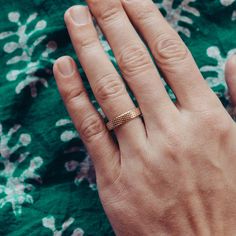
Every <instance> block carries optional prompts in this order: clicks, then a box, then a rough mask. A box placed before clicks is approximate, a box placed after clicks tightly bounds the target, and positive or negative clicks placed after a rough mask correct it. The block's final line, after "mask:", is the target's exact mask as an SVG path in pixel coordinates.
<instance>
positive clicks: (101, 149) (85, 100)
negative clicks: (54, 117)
mask: <svg viewBox="0 0 236 236" xmlns="http://www.w3.org/2000/svg"><path fill="white" fill-rule="evenodd" d="M53 72H54V76H55V79H56V82H57V86H58V89H59V92H60V94H61V96H62V99H63V100H64V103H65V105H66V107H67V110H68V112H69V114H70V116H71V119H72V121H73V123H74V125H75V127H76V129H77V130H78V132H79V134H80V136H81V139H82V140H83V142H84V144H85V145H86V147H87V149H88V152H89V154H90V156H91V158H92V160H93V163H94V166H95V170H96V175H97V181H98V183H99V180H100V182H101V181H103V182H104V181H105V182H107V181H106V180H108V179H112V178H113V177H112V176H110V175H111V174H114V173H115V171H117V170H118V169H119V168H118V165H119V163H120V160H119V158H120V155H119V149H118V146H117V144H116V143H115V142H114V141H113V139H112V137H111V134H110V133H109V132H108V130H107V128H106V126H105V124H104V121H103V119H102V117H101V115H100V114H99V113H98V112H97V111H96V109H95V108H94V106H93V105H92V103H91V102H90V100H89V97H88V95H87V92H86V90H85V88H84V86H83V83H82V79H81V77H80V75H79V73H78V70H77V68H76V64H75V62H74V60H73V59H72V58H70V57H67V56H64V57H61V58H59V59H58V60H57V61H56V62H55V64H54V67H53ZM114 178H115V177H114Z"/></svg>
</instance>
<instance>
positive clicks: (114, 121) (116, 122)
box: [106, 107, 142, 130]
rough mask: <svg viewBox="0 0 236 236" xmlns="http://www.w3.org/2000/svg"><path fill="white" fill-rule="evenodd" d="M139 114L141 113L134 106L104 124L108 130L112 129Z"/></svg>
mask: <svg viewBox="0 0 236 236" xmlns="http://www.w3.org/2000/svg"><path fill="white" fill-rule="evenodd" d="M140 115H142V113H141V110H140V109H139V108H137V107H135V108H134V109H132V110H129V111H127V112H125V113H123V114H121V115H119V116H117V117H115V118H114V119H112V120H110V121H109V122H107V124H106V126H107V128H108V130H113V129H114V128H116V127H118V126H120V125H123V124H125V123H127V122H129V121H130V120H133V119H134V118H136V117H138V116H140Z"/></svg>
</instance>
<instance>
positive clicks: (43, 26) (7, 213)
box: [0, 0, 236, 236]
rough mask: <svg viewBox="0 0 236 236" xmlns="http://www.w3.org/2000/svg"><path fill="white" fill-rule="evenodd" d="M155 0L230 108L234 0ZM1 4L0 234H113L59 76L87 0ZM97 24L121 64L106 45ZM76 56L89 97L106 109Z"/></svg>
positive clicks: (235, 24) (234, 48) (235, 46)
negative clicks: (76, 16) (72, 16)
mask: <svg viewBox="0 0 236 236" xmlns="http://www.w3.org/2000/svg"><path fill="white" fill-rule="evenodd" d="M154 2H155V4H156V5H157V7H159V8H160V9H161V11H162V13H163V15H164V16H165V17H166V19H167V20H168V21H169V22H170V24H171V25H172V26H173V27H174V28H175V29H176V30H177V31H178V33H179V34H180V35H181V37H182V38H183V40H184V41H185V43H186V44H187V46H188V47H189V49H190V50H191V52H192V53H193V56H194V58H195V59H196V62H197V64H198V66H199V68H200V70H201V72H202V73H203V76H204V77H205V79H206V80H207V81H208V83H209V85H210V86H211V88H212V89H213V90H214V91H215V92H216V93H217V95H218V96H219V97H220V98H221V100H222V102H223V103H224V104H225V105H226V106H227V104H228V96H227V87H226V84H225V82H224V67H225V62H226V60H227V59H228V58H229V57H230V55H232V54H234V53H236V40H235V39H236V1H235V0H207V1H206V0H159V1H154ZM0 3H1V15H0V56H1V60H0V68H1V75H0V94H1V99H0V235H1V236H3V235H8V236H25V235H32V236H36V235H37V236H40V235H54V236H59V235H73V236H75V235H77V236H79V235H98V236H99V235H114V233H113V232H112V228H111V226H110V224H109V222H108V220H107V218H106V215H105V213H104V211H103V209H102V206H101V203H100V201H99V197H98V193H97V189H96V181H95V174H94V169H93V165H92V162H91V159H90V157H89V155H88V153H87V152H86V149H85V147H84V145H83V143H82V141H81V139H80V137H79V134H78V133H77V132H76V130H75V128H74V126H73V124H72V122H71V120H70V118H69V116H68V114H67V112H66V110H65V108H64V105H63V102H62V100H61V98H60V95H59V93H58V90H57V87H56V83H55V80H54V78H53V74H52V65H53V63H54V61H55V59H56V58H58V57H59V56H62V55H65V54H67V55H70V56H72V57H73V58H75V59H76V55H75V53H74V51H73V48H72V45H71V42H70V39H69V36H68V33H67V30H66V28H65V24H64V21H63V14H64V12H65V10H66V9H67V8H68V7H70V6H72V5H74V4H83V5H85V1H82V0H81V1H80V0H78V1H75V0H68V1H65V0H57V1H56V0H18V1H15V0H9V1H3V0H0ZM156 27H160V26H158V25H157V26H156ZM97 30H98V33H99V37H100V40H101V43H102V44H103V46H104V49H105V51H106V52H107V53H108V55H109V57H110V59H111V61H112V62H113V63H114V65H116V60H115V58H114V56H113V54H112V52H111V49H110V47H109V44H108V43H107V41H106V40H105V38H104V36H103V35H102V33H101V31H100V29H99V27H97ZM76 60H77V59H76ZM77 63H78V66H79V68H80V72H81V75H82V76H83V81H84V84H85V86H86V88H87V89H88V91H89V95H90V98H91V100H92V102H93V104H94V106H95V107H96V108H97V110H98V111H100V112H101V109H100V107H99V105H98V104H97V102H96V101H95V99H94V96H93V94H92V91H91V89H90V86H89V84H88V81H87V79H86V77H85V75H84V73H83V70H82V69H81V67H80V65H79V62H78V61H77ZM116 67H117V66H116ZM186 76H188V75H186ZM167 90H168V92H169V94H170V96H171V97H172V98H173V99H174V95H173V93H172V92H171V90H170V89H169V88H168V87H167ZM157 187H158V186H157Z"/></svg>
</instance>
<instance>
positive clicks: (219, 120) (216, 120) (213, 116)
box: [200, 110, 232, 137]
mask: <svg viewBox="0 0 236 236" xmlns="http://www.w3.org/2000/svg"><path fill="white" fill-rule="evenodd" d="M200 120H201V121H200V125H201V126H202V127H205V128H206V129H205V130H206V131H208V132H210V133H211V134H212V133H213V134H214V135H216V136H225V135H227V134H229V132H230V130H231V129H232V122H231V120H230V119H228V117H227V116H225V115H224V114H222V113H219V111H217V112H214V111H213V110H212V111H207V112H203V113H202V114H201V119H200ZM216 136H215V137H216Z"/></svg>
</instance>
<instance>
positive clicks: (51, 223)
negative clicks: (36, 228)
mask: <svg viewBox="0 0 236 236" xmlns="http://www.w3.org/2000/svg"><path fill="white" fill-rule="evenodd" d="M74 221H75V219H74V218H73V217H71V218H69V219H68V220H67V221H65V222H64V223H63V224H62V226H61V229H60V230H59V229H56V226H55V223H56V222H55V217H54V216H51V215H49V216H47V217H44V218H43V219H42V224H43V226H44V227H45V228H48V229H49V230H50V231H51V232H52V236H62V234H63V233H64V232H65V231H66V230H67V229H68V228H69V227H70V226H71V225H72V224H73V223H74ZM83 235H84V231H83V230H82V229H81V228H76V229H75V230H74V231H73V233H72V235H71V236H83Z"/></svg>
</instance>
